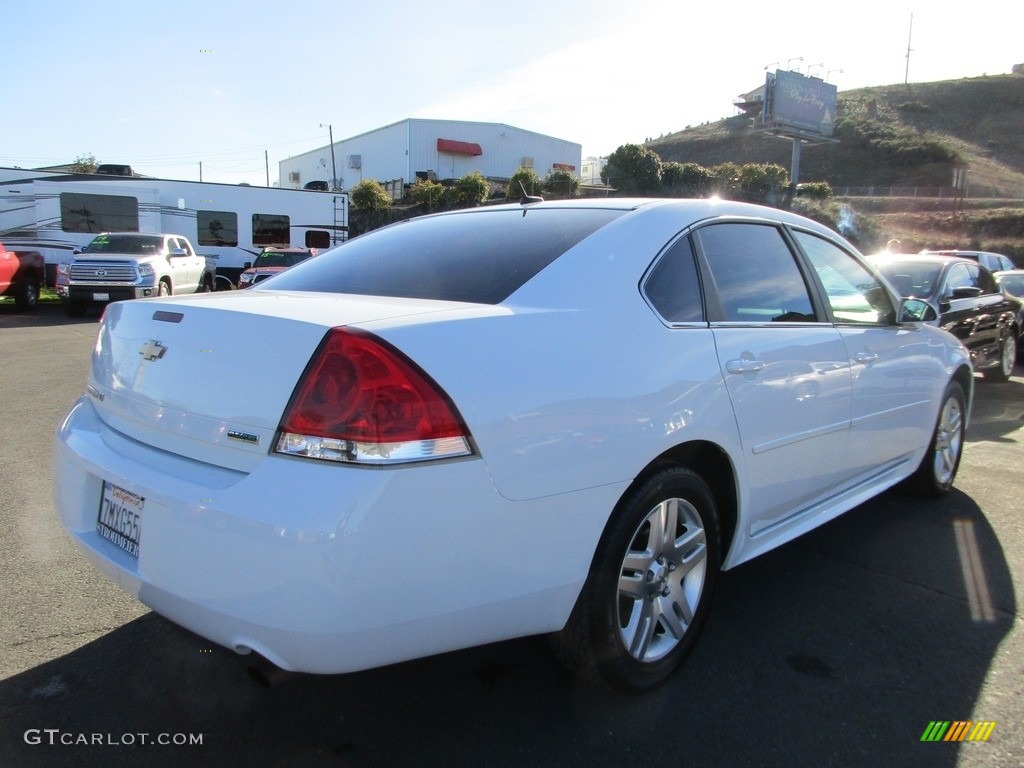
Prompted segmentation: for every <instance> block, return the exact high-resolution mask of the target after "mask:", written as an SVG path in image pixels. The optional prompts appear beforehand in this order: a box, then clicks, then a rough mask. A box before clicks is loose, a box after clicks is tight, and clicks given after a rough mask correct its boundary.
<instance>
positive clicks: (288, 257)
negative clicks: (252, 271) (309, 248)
mask: <svg viewBox="0 0 1024 768" xmlns="http://www.w3.org/2000/svg"><path fill="white" fill-rule="evenodd" d="M311 255H312V254H309V253H280V252H277V253H275V252H273V251H271V252H270V253H261V254H260V255H259V256H257V257H256V261H255V262H254V263H253V267H255V268H257V269H258V268H260V267H291V266H294V265H295V264H298V263H299V262H300V261H305V260H306V259H308V258H309V257H310V256H311Z"/></svg>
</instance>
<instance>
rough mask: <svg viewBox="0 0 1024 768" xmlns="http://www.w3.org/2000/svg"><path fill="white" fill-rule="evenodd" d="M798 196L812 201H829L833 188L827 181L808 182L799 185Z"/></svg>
mask: <svg viewBox="0 0 1024 768" xmlns="http://www.w3.org/2000/svg"><path fill="white" fill-rule="evenodd" d="M796 194H797V196H799V197H803V198H807V199H810V200H828V199H829V198H830V197H832V186H831V185H830V184H829V183H828V182H827V181H807V182H804V183H803V184H797V187H796Z"/></svg>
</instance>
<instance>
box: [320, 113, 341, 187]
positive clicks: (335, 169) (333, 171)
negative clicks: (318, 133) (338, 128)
mask: <svg viewBox="0 0 1024 768" xmlns="http://www.w3.org/2000/svg"><path fill="white" fill-rule="evenodd" d="M320 127H321V128H323V127H324V124H323V123H320ZM327 135H328V137H330V140H331V175H332V178H331V191H332V192H337V191H338V166H337V165H336V164H335V162H334V129H333V128H331V125H330V123H328V124H327Z"/></svg>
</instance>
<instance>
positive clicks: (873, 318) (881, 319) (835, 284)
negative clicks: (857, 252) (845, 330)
mask: <svg viewBox="0 0 1024 768" xmlns="http://www.w3.org/2000/svg"><path fill="white" fill-rule="evenodd" d="M793 237H794V238H795V239H796V241H797V243H799V244H800V247H801V248H802V249H803V251H804V253H805V254H807V259H808V260H809V261H810V262H811V266H812V267H814V271H815V272H817V274H818V279H819V280H820V281H821V285H822V287H823V288H824V289H825V298H826V299H827V300H828V303H829V306H830V307H831V308H832V316H833V317H834V318H835V320H836V322H837V323H856V324H859V323H867V324H872V325H873V324H879V323H880V324H885V325H888V324H890V323H892V322H893V321H894V320H895V317H896V311H895V309H894V307H893V304H892V301H891V300H890V298H889V293H888V292H887V291H886V290H885V288H883V287H882V284H881V283H880V282H879V281H878V279H877V278H876V277H875V276H874V275H873V274H871V272H869V271H868V270H867V269H866V268H865V267H864V266H863V265H862V264H860V263H859V262H858V261H857V260H856V259H855V258H854V257H853V256H851V255H850V254H849V253H847V252H846V251H844V250H842V249H841V248H839V247H838V246H837V245H835V244H834V243H831V242H829V241H828V240H825V239H824V238H821V237H818V236H817V235H812V234H810V233H807V232H799V231H797V232H794V233H793Z"/></svg>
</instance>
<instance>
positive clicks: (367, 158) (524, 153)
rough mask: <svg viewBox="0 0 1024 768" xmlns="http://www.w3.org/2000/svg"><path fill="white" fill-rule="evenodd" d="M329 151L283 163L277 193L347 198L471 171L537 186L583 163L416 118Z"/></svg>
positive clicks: (519, 141)
mask: <svg viewBox="0 0 1024 768" xmlns="http://www.w3.org/2000/svg"><path fill="white" fill-rule="evenodd" d="M331 150H332V147H331V145H330V144H327V145H325V146H323V147H321V148H320V149H315V150H313V151H311V152H305V153H303V154H301V155H296V156H294V157H289V158H287V159H285V160H282V161H281V162H280V163H279V172H280V181H279V184H280V186H282V187H286V188H288V187H290V188H295V189H301V188H304V187H306V186H307V185H310V184H312V185H313V187H315V186H316V184H317V183H320V184H324V183H326V184H327V185H328V187H332V186H333V187H335V188H336V189H339V190H348V189H351V188H352V187H354V186H355V185H356V184H358V183H359V182H360V181H362V180H363V179H375V180H377V181H379V182H381V183H384V184H386V183H388V182H394V183H395V186H398V183H399V182H400V183H401V184H413V183H415V182H416V180H417V179H428V178H429V179H436V180H443V179H457V178H460V177H461V176H465V175H466V174H467V173H472V172H473V171H479V172H480V173H481V174H482V175H483V176H484V177H486V178H490V179H508V178H510V177H511V176H512V174H514V173H515V172H516V171H517V170H519V169H520V168H521V167H524V166H525V167H527V168H533V170H534V171H535V172H536V173H537V175H538V176H540V177H541V178H544V177H545V176H547V174H548V173H550V172H551V171H552V170H554V169H563V170H567V171H569V172H570V173H573V174H575V175H576V176H579V173H580V165H581V157H582V155H583V147H582V145H580V144H576V143H574V142H571V141H565V140H564V139H556V138H554V137H553V136H544V135H543V134H540V133H534V132H533V131H526V130H523V129H522V128H515V127H513V126H511V125H505V124H503V123H475V122H468V121H464V120H421V119H415V118H410V119H407V120H402V121H401V122H398V123H392V124H391V125H386V126H384V127H383V128H378V129H376V130H373V131H369V132H367V133H362V134H360V135H358V136H353V137H352V138H350V139H343V140H342V141H336V142H334V146H333V153H332V151H331ZM335 169H336V170H335ZM332 179H333V180H334V183H333V184H332ZM313 187H311V188H313ZM399 188H400V187H399Z"/></svg>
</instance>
